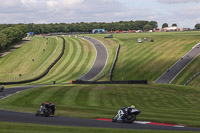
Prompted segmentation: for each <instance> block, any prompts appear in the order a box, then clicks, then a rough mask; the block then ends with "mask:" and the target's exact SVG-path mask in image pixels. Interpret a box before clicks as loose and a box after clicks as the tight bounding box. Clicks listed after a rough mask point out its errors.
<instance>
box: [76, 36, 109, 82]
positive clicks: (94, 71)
mask: <svg viewBox="0 0 200 133" xmlns="http://www.w3.org/2000/svg"><path fill="white" fill-rule="evenodd" d="M79 37H80V38H83V39H85V40H88V41H90V42H91V43H92V44H93V46H94V47H95V49H96V59H95V61H94V64H93V65H92V67H91V68H90V70H89V71H88V72H87V73H86V74H85V75H83V76H82V77H81V78H79V79H80V80H84V81H89V80H91V79H94V78H95V77H96V76H98V75H99V74H100V73H101V72H102V71H103V70H104V68H105V66H106V64H107V60H108V51H107V49H106V47H105V46H104V44H103V43H102V42H100V41H99V40H96V39H94V38H90V37H85V36H79Z"/></svg>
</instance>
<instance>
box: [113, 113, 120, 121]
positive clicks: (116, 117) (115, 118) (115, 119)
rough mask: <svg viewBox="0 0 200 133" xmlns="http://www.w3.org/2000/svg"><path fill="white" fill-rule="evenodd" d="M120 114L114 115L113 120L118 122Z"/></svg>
mask: <svg viewBox="0 0 200 133" xmlns="http://www.w3.org/2000/svg"><path fill="white" fill-rule="evenodd" d="M118 117H119V116H118V114H117V115H116V116H114V117H113V118H112V122H117V119H118Z"/></svg>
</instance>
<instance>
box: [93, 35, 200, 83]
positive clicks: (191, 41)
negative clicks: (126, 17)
mask: <svg viewBox="0 0 200 133" xmlns="http://www.w3.org/2000/svg"><path fill="white" fill-rule="evenodd" d="M199 34H200V32H161V33H132V34H113V35H114V38H113V39H109V40H113V41H115V42H116V44H118V43H119V44H120V45H121V49H120V53H119V58H118V61H117V64H116V67H115V70H114V80H148V81H150V82H153V81H155V80H156V79H157V78H158V77H159V76H160V75H161V74H163V73H164V72H165V71H166V70H167V69H168V68H169V67H171V66H172V65H173V64H174V63H175V62H176V61H177V60H178V59H180V58H181V57H182V56H183V55H185V54H186V53H187V52H188V51H189V50H191V48H192V47H193V46H194V45H196V44H197V43H198V42H200V38H199ZM92 36H93V37H96V38H101V39H102V38H103V37H105V36H106V35H92ZM138 38H142V39H143V38H148V39H149V38H152V39H154V42H143V43H138V42H137V39H138ZM103 40H106V39H103ZM108 45H109V44H108ZM194 62H196V63H192V64H196V65H195V66H193V65H192V66H193V68H192V69H190V71H189V73H190V75H192V74H193V73H196V71H198V69H196V68H198V65H197V64H198V63H197V60H195V61H194ZM182 75H184V74H182ZM183 77H185V76H183ZM187 78H188V77H187ZM185 80H186V79H184V81H185ZM194 82H195V81H194ZM182 83H183V82H182ZM178 84H179V83H178ZM194 84H196V83H194ZM195 86H196V85H195Z"/></svg>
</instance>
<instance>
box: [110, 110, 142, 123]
mask: <svg viewBox="0 0 200 133" xmlns="http://www.w3.org/2000/svg"><path fill="white" fill-rule="evenodd" d="M140 113H141V111H140V110H137V109H136V108H134V107H128V108H121V109H120V110H119V111H118V113H117V115H115V116H114V117H113V118H112V122H124V123H132V122H133V121H135V119H136V116H137V115H139V114H140Z"/></svg>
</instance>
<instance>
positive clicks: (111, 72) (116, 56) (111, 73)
mask: <svg viewBox="0 0 200 133" xmlns="http://www.w3.org/2000/svg"><path fill="white" fill-rule="evenodd" d="M119 49H120V44H119V45H118V48H117V51H116V55H115V59H114V62H113V64H112V67H111V69H110V74H109V77H110V81H112V76H113V71H114V68H115V64H116V62H117V59H118V54H119Z"/></svg>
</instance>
